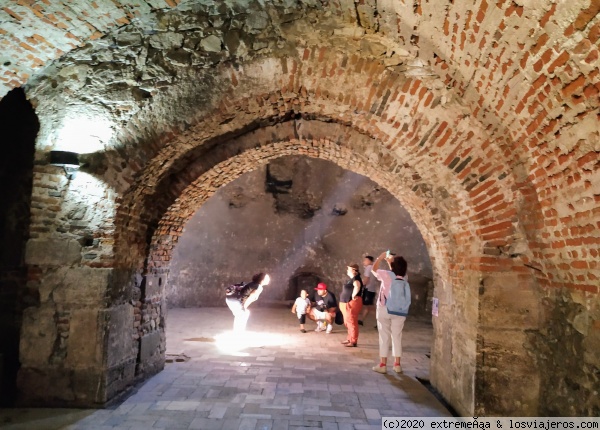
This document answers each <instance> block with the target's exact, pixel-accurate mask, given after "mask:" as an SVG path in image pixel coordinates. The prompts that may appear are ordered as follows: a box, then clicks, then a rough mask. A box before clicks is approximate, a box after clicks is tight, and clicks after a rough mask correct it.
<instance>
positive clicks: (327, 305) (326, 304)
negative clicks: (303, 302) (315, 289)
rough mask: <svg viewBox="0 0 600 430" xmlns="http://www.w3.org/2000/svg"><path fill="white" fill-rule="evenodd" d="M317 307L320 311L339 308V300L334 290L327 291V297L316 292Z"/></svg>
mask: <svg viewBox="0 0 600 430" xmlns="http://www.w3.org/2000/svg"><path fill="white" fill-rule="evenodd" d="M314 307H315V309H316V310H318V311H320V312H325V311H326V310H327V309H331V308H337V300H336V299H335V296H334V295H333V293H332V292H330V291H327V295H326V296H325V297H321V296H319V295H318V294H315V306H314Z"/></svg>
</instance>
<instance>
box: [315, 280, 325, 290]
mask: <svg viewBox="0 0 600 430" xmlns="http://www.w3.org/2000/svg"><path fill="white" fill-rule="evenodd" d="M315 290H318V291H326V290H327V285H325V284H324V283H323V282H319V283H318V284H317V288H315Z"/></svg>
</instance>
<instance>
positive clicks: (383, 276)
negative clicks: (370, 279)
mask: <svg viewBox="0 0 600 430" xmlns="http://www.w3.org/2000/svg"><path fill="white" fill-rule="evenodd" d="M371 273H372V274H373V275H375V277H376V278H377V279H379V280H380V281H381V285H380V286H379V297H378V298H377V306H385V302H386V300H387V298H388V296H389V295H390V287H391V286H392V280H394V279H396V274H395V273H394V272H392V271H391V270H383V269H379V270H376V271H372V272H371Z"/></svg>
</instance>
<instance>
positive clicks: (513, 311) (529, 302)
mask: <svg viewBox="0 0 600 430" xmlns="http://www.w3.org/2000/svg"><path fill="white" fill-rule="evenodd" d="M539 303H540V298H539V296H538V294H537V291H536V290H535V289H534V288H533V287H530V286H528V285H526V284H525V285H524V284H523V283H519V282H518V281H517V280H516V279H515V276H499V275H498V276H494V277H488V278H485V279H484V280H483V294H481V295H480V308H479V318H480V323H481V325H482V326H484V327H495V328H499V327H502V328H507V329H508V328H515V329H526V328H529V329H536V328H537V327H538V325H539V316H540V310H539Z"/></svg>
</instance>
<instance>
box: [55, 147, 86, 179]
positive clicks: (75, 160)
mask: <svg viewBox="0 0 600 430" xmlns="http://www.w3.org/2000/svg"><path fill="white" fill-rule="evenodd" d="M50 164H52V165H53V166H59V167H62V168H63V169H64V170H65V174H66V175H67V179H73V178H74V177H75V173H77V171H78V170H79V154H77V153H76V152H69V151H50Z"/></svg>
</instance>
